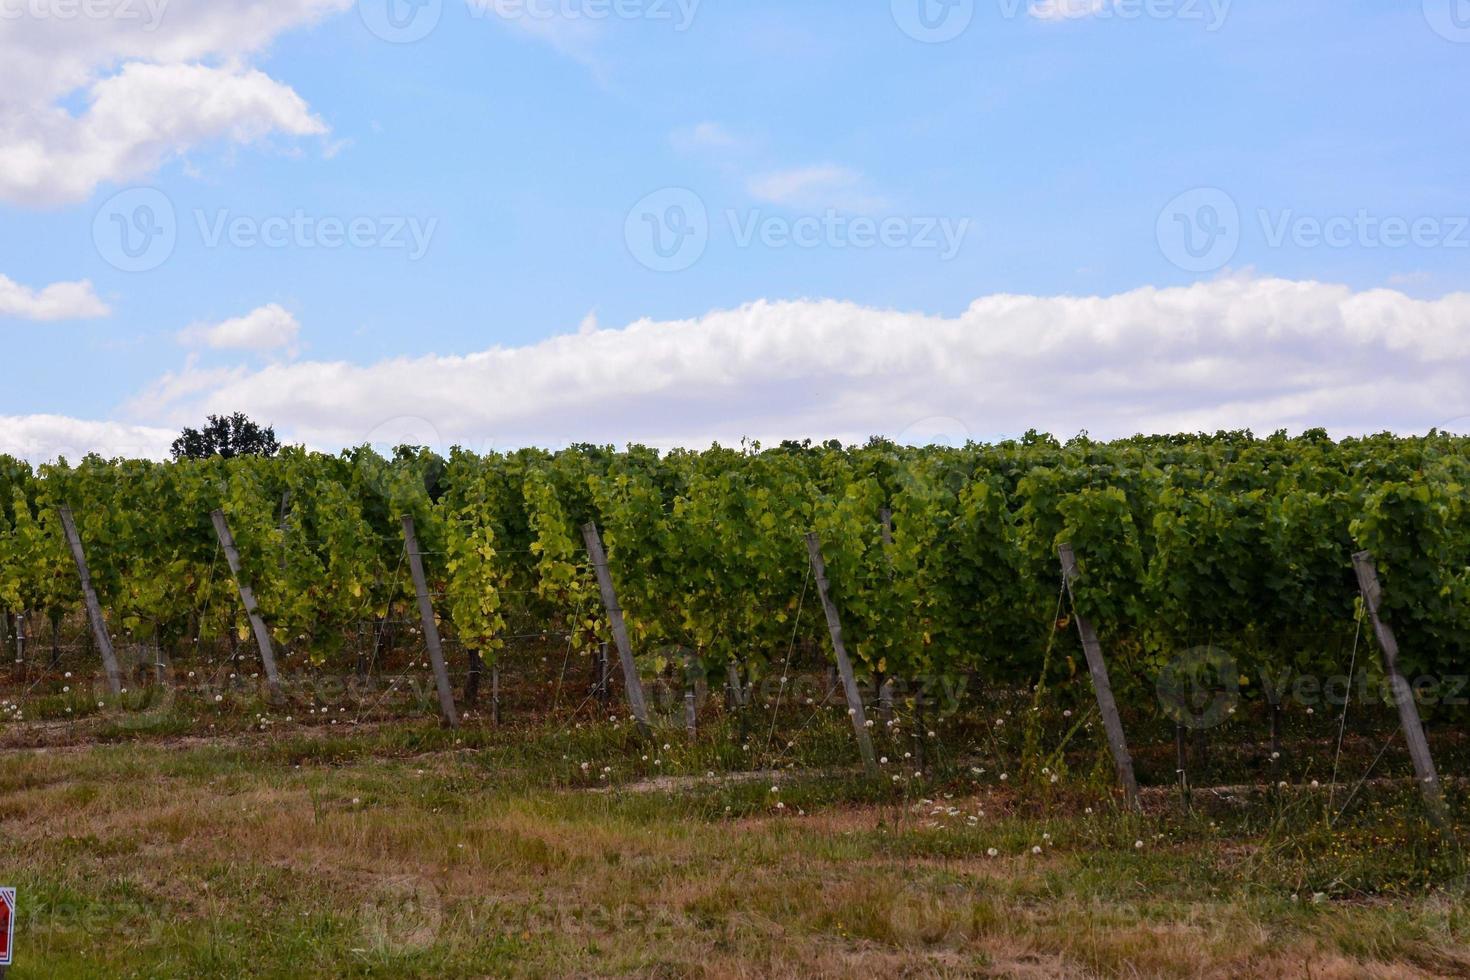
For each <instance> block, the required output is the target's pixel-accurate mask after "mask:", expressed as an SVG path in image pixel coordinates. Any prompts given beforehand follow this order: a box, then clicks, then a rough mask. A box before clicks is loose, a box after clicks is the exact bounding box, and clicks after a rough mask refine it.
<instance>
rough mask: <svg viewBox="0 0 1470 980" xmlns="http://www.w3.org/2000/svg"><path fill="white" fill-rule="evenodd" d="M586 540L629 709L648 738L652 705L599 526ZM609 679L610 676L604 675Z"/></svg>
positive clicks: (585, 532) (589, 528)
mask: <svg viewBox="0 0 1470 980" xmlns="http://www.w3.org/2000/svg"><path fill="white" fill-rule="evenodd" d="M582 540H583V541H584V542H585V543H586V545H587V556H588V558H590V559H591V560H592V569H593V571H595V572H596V573H597V587H598V589H599V590H601V592H602V606H603V609H604V611H606V612H607V620H608V623H609V624H610V625H611V626H612V634H613V641H614V642H615V643H617V645H618V659H619V660H620V661H622V664H623V685H624V687H625V688H626V689H627V692H626V693H627V695H628V708H629V709H630V710H631V711H632V712H633V718H634V719H635V720H636V721H637V722H638V728H639V729H640V730H641V731H642V732H643V734H644V735H645V736H650V735H652V734H653V729H651V728H650V727H649V725H648V705H647V703H646V702H645V701H644V700H643V681H642V680H640V679H639V677H638V664H637V663H636V662H635V661H634V660H633V646H632V644H631V643H629V642H628V627H627V624H625V623H624V622H623V607H622V606H620V605H618V594H617V591H616V590H614V589H613V581H612V573H611V572H610V571H608V567H607V553H606V552H604V551H603V550H602V536H601V535H600V534H598V533H597V525H596V524H595V523H590V522H589V523H587V524H585V525H583V527H582ZM603 676H604V677H606V676H607V675H606V673H604V674H603Z"/></svg>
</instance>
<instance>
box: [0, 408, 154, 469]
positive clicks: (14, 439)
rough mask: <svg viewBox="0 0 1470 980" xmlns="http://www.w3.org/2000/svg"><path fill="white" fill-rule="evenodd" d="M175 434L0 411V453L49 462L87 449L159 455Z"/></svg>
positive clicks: (74, 456) (106, 453)
mask: <svg viewBox="0 0 1470 980" xmlns="http://www.w3.org/2000/svg"><path fill="white" fill-rule="evenodd" d="M177 436H178V433H177V432H176V431H173V430H170V429H157V428H151V427H149V426H142V425H127V424H124V423H121V422H91V421H86V420H83V419H72V418H66V417H65V416H61V415H0V453H3V454H5V455H7V456H16V457H19V458H21V459H27V460H30V461H31V462H32V463H46V462H52V461H54V460H56V459H57V458H59V457H62V456H64V457H66V458H67V459H68V460H70V461H72V462H76V461H77V460H79V459H81V458H82V457H83V456H85V455H86V454H87V453H90V452H97V453H101V454H102V455H104V456H109V457H111V456H128V457H139V458H143V459H163V458H165V457H167V456H168V455H169V447H170V446H171V445H172V444H173V441H174V439H175V438H176V437H177Z"/></svg>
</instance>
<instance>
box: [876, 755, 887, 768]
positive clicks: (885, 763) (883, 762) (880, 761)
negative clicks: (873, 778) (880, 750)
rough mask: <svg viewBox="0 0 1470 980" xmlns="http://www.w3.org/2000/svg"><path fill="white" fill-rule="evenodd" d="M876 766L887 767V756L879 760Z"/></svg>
mask: <svg viewBox="0 0 1470 980" xmlns="http://www.w3.org/2000/svg"><path fill="white" fill-rule="evenodd" d="M878 765H880V766H886V765H888V756H886V755H885V756H883V757H882V758H880V759H879V760H878Z"/></svg>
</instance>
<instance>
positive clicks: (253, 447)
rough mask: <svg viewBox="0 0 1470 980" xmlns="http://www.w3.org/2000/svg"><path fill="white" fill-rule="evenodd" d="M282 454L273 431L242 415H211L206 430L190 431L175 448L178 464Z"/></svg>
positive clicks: (205, 426)
mask: <svg viewBox="0 0 1470 980" xmlns="http://www.w3.org/2000/svg"><path fill="white" fill-rule="evenodd" d="M280 450H281V444H280V443H279V442H277V441H276V430H275V429H274V428H273V427H271V426H261V425H258V424H256V423H255V422H252V421H251V420H250V419H249V418H247V417H246V416H245V415H244V414H243V413H241V412H236V413H235V414H234V415H230V416H224V415H211V416H210V417H209V421H208V422H207V423H206V424H205V425H204V427H203V428H201V429H187V428H186V429H185V430H184V431H183V433H182V434H181V435H180V436H179V437H178V438H177V439H175V440H174V445H173V455H174V459H176V460H178V459H210V458H212V457H214V456H221V457H223V458H225V459H231V458H233V457H235V456H274V455H275V454H276V453H278V452H280Z"/></svg>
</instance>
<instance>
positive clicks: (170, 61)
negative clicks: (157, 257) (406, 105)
mask: <svg viewBox="0 0 1470 980" xmlns="http://www.w3.org/2000/svg"><path fill="white" fill-rule="evenodd" d="M99 2H100V6H99V5H91V4H82V5H79V6H76V7H75V8H67V9H75V10H81V11H86V10H89V9H93V8H94V7H95V9H98V10H101V11H102V12H103V13H108V14H109V15H108V16H82V15H77V16H71V17H61V16H57V15H54V14H55V13H56V11H60V10H61V9H62V7H61V6H59V5H50V6H47V5H42V9H44V10H47V11H50V12H51V14H53V15H49V16H37V15H35V14H34V13H33V12H31V6H30V5H25V6H20V7H18V8H17V9H18V10H19V11H20V16H18V17H10V18H7V19H6V20H4V22H3V30H0V64H4V65H5V66H6V68H5V86H4V87H3V89H0V199H3V200H7V201H11V202H13V203H19V204H27V205H42V206H47V205H58V204H65V203H69V202H74V201H77V200H82V199H85V198H86V197H87V196H88V195H89V194H90V193H91V192H92V191H93V190H94V189H95V188H96V187H97V185H98V184H99V183H103V182H109V181H121V180H128V179H132V178H135V177H138V176H141V175H144V174H146V173H148V172H150V171H151V170H152V169H154V168H156V167H157V166H158V165H159V164H160V163H161V162H163V161H164V160H165V159H167V158H168V157H169V156H170V155H174V154H181V153H184V152H186V151H188V150H189V149H190V148H191V147H194V146H197V145H199V144H202V143H206V142H208V141H212V140H226V141H229V142H234V143H249V142H253V141H256V140H259V139H261V138H262V137H264V136H266V135H268V134H271V133H275V132H281V133H285V134H288V135H292V136H303V135H313V134H319V133H322V132H324V131H325V126H324V124H323V123H322V122H321V121H320V120H319V119H317V118H316V117H315V116H313V115H312V114H311V113H310V111H309V110H308V109H307V107H306V105H305V103H304V101H303V100H302V99H301V98H300V96H298V95H297V94H296V93H295V92H294V91H293V90H292V89H290V88H289V87H288V86H286V85H283V84H281V83H280V82H277V81H274V80H273V79H270V78H268V77H266V76H265V75H263V74H261V73H260V72H258V71H254V70H252V69H251V68H250V66H249V61H250V59H251V57H252V56H254V55H255V54H257V53H258V52H260V51H261V50H263V49H264V48H265V47H266V46H268V45H269V44H270V42H271V41H272V40H273V39H274V38H275V37H277V36H278V35H279V34H281V33H282V32H284V31H287V30H291V29H293V28H296V27H299V26H302V25H304V24H309V23H311V22H314V21H316V20H317V19H319V18H321V17H323V16H326V15H328V14H331V13H334V12H337V11H341V10H346V9H348V8H350V6H351V3H352V0H273V2H272V3H269V4H261V3H257V2H253V0H128V2H122V0H112V2H110V3H109V2H108V0H99ZM52 7H54V8H55V9H54V10H52ZM109 12H110V13H109ZM76 104H80V105H82V106H84V108H83V109H82V110H81V111H80V112H74V111H72V109H71V108H69V106H71V105H76ZM165 110H166V111H165Z"/></svg>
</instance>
